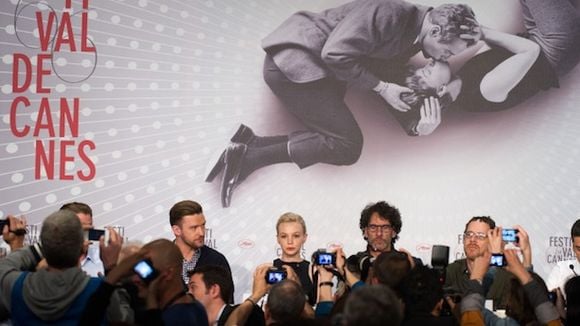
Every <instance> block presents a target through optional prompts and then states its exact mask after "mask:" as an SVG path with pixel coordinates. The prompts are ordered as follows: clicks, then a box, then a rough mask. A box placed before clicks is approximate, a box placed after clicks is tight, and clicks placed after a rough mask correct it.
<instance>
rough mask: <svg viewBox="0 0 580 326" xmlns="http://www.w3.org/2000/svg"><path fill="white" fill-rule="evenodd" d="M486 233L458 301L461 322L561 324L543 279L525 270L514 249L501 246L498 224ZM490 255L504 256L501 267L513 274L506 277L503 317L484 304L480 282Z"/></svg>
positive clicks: (551, 325) (482, 323) (500, 259)
mask: <svg viewBox="0 0 580 326" xmlns="http://www.w3.org/2000/svg"><path fill="white" fill-rule="evenodd" d="M487 235H488V237H489V245H488V246H486V249H485V250H484V252H483V253H482V255H480V256H478V257H476V258H475V259H474V262H473V268H472V270H471V274H470V278H469V280H468V281H466V284H465V286H466V288H467V291H466V293H465V297H464V299H463V300H462V301H461V324H462V325H484V324H485V325H530V324H537V323H538V322H539V323H541V324H547V325H550V326H553V325H561V323H560V318H559V315H558V312H557V311H556V308H555V307H554V305H553V304H552V303H551V302H550V300H549V299H548V290H547V288H546V285H545V284H544V282H543V280H542V279H541V278H540V277H539V276H538V275H537V274H533V273H530V272H528V270H527V269H526V268H525V267H524V265H523V264H522V262H521V261H520V259H519V258H518V250H515V249H505V250H504V247H505V242H504V241H503V240H502V228H501V227H497V228H495V229H493V230H489V231H488V234H487ZM502 253H503V256H502V255H501V254H502ZM492 257H500V258H497V261H502V260H504V259H505V266H504V267H501V269H502V270H504V269H505V270H506V271H508V272H510V273H511V274H512V275H514V276H515V277H516V278H515V279H512V281H510V283H509V286H508V289H507V290H508V293H509V294H508V297H507V302H506V304H507V309H506V315H507V317H506V318H500V317H498V316H496V315H495V314H494V313H493V312H492V311H489V310H487V309H485V308H484V301H485V296H484V288H483V283H484V278H485V275H486V273H487V272H488V269H489V265H490V261H492Z"/></svg>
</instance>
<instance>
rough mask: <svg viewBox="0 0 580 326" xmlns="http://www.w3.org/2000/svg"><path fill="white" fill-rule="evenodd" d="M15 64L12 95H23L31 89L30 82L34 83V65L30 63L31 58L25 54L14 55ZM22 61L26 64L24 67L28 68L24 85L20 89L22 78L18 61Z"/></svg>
mask: <svg viewBox="0 0 580 326" xmlns="http://www.w3.org/2000/svg"><path fill="white" fill-rule="evenodd" d="M12 57H13V63H12V93H22V92H24V91H25V90H27V89H28V87H30V82H31V81H32V64H31V63H30V58H28V57H27V56H26V55H25V54H23V53H14V54H13V55H12ZM20 60H22V62H24V66H26V71H24V77H26V79H25V80H24V84H22V86H21V87H18V79H19V77H20V74H19V71H20V68H19V67H20V64H19V63H18V61H20Z"/></svg>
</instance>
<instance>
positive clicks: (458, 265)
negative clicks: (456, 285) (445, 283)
mask: <svg viewBox="0 0 580 326" xmlns="http://www.w3.org/2000/svg"><path fill="white" fill-rule="evenodd" d="M466 267H467V260H466V259H465V258H462V259H457V260H456V261H454V262H452V263H451V264H449V265H448V266H447V270H448V271H449V270H460V269H465V268H466Z"/></svg>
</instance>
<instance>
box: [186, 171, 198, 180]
mask: <svg viewBox="0 0 580 326" xmlns="http://www.w3.org/2000/svg"><path fill="white" fill-rule="evenodd" d="M195 175H196V173H195V170H189V171H187V176H188V177H189V178H190V179H193V178H195Z"/></svg>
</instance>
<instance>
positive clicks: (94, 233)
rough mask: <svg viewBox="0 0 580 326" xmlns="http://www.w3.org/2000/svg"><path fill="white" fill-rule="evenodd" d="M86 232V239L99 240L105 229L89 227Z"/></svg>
mask: <svg viewBox="0 0 580 326" xmlns="http://www.w3.org/2000/svg"><path fill="white" fill-rule="evenodd" d="M87 232H88V235H87V239H88V240H89V241H99V239H101V236H104V235H105V230H100V229H89V230H88V231H87ZM105 243H106V242H105Z"/></svg>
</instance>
